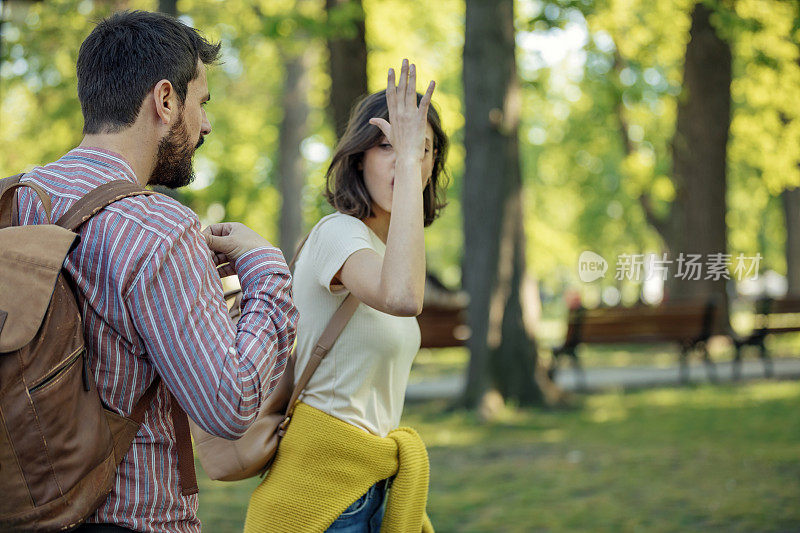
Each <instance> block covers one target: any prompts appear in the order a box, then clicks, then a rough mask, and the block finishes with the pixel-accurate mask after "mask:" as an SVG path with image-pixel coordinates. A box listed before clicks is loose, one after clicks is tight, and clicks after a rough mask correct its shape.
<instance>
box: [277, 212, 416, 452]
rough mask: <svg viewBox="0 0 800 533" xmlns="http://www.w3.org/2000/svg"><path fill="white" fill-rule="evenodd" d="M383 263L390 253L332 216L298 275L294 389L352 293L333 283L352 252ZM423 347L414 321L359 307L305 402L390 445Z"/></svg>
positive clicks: (356, 225)
mask: <svg viewBox="0 0 800 533" xmlns="http://www.w3.org/2000/svg"><path fill="white" fill-rule="evenodd" d="M365 248H369V249H371V250H374V251H375V252H377V253H378V254H379V255H380V256H381V257H383V255H384V253H385V251H386V245H385V244H384V243H383V241H381V240H380V238H379V237H378V236H377V235H375V233H373V232H372V230H370V229H369V227H367V226H366V225H365V224H364V223H363V222H361V221H360V220H359V219H357V218H355V217H352V216H349V215H344V214H342V213H338V212H337V213H334V214H332V215H328V216H326V217H325V218H323V219H322V220H320V221H319V223H318V224H317V225H316V226H315V227H314V229H313V230H312V231H311V235H310V236H309V238H308V241H307V242H306V244H305V246H304V248H303V250H302V251H301V253H300V256H299V257H298V259H297V263H296V265H295V270H294V283H293V289H292V290H293V296H294V303H295V305H296V306H297V310H298V311H299V313H300V319H299V321H298V323H297V361H296V366H295V384H296V383H297V380H299V379H300V375H301V374H302V372H303V369H304V368H305V366H306V364H307V363H308V360H309V358H310V355H311V351H312V350H313V349H314V346H315V345H316V343H317V340H319V336H320V335H321V334H322V331H323V330H324V329H325V327H326V326H327V325H328V322H329V321H330V319H331V317H332V316H333V313H334V312H335V311H336V309H337V308H338V307H339V305H340V304H341V303H342V302H343V301H344V299H345V297H346V296H347V294H348V293H349V291H348V290H347V289H346V288H345V287H344V286H343V285H334V286H333V290H331V286H330V283H331V280H332V279H333V277H334V276H335V275H336V273H337V272H338V271H339V269H340V268H341V267H342V265H343V264H344V262H345V260H346V259H347V258H348V257H350V255H352V254H353V253H354V252H357V251H358V250H362V249H365ZM419 346H420V331H419V325H418V324H417V320H416V318H414V317H398V316H392V315H389V314H386V313H383V312H381V311H378V310H376V309H373V308H372V307H369V306H368V305H366V304H363V303H362V304H360V305H359V306H358V308H357V309H356V312H355V314H354V315H353V318H351V319H350V322H349V323H348V324H347V327H346V328H345V329H344V331H343V332H342V334H341V335H340V336H339V338H338V340H337V341H336V343H335V344H334V345H333V348H332V349H331V351H330V352H329V353H328V355H327V356H326V357H325V359H323V360H322V363H321V364H320V365H319V368H317V370H316V372H314V375H313V376H312V377H311V381H310V382H309V383H308V386H307V387H306V389H305V392H304V393H303V396H302V397H301V398H302V401H303V402H305V403H307V404H308V405H310V406H312V407H315V408H317V409H319V410H321V411H324V412H325V413H328V414H330V415H332V416H335V417H336V418H338V419H340V420H343V421H345V422H348V423H350V424H352V425H354V426H356V427H359V428H361V429H363V430H365V431H367V432H369V433H372V434H374V435H378V436H381V437H385V436H386V435H387V434H388V433H389V432H390V431H392V430H393V429H395V428H397V426H398V425H399V423H400V415H401V414H402V412H403V402H404V400H405V392H406V386H407V384H408V375H409V372H410V371H411V362H412V361H413V360H414V357H415V356H416V354H417V352H418V351H419Z"/></svg>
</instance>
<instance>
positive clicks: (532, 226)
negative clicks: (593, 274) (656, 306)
mask: <svg viewBox="0 0 800 533" xmlns="http://www.w3.org/2000/svg"><path fill="white" fill-rule="evenodd" d="M0 4H2V17H3V22H2V25H1V26H0V54H1V55H0V97H2V102H0V145H2V146H3V149H2V150H0V173H2V174H3V175H10V174H13V173H16V172H18V171H22V170H25V169H28V168H31V167H32V166H33V165H36V164H38V163H44V162H49V161H52V160H54V159H56V158H58V157H59V156H60V155H62V154H63V153H64V152H66V151H67V150H69V149H70V148H71V147H73V146H75V145H77V144H78V143H79V142H80V139H81V133H80V130H81V126H82V119H81V114H80V106H79V104H78V102H77V97H76V80H75V61H76V58H77V51H78V47H79V45H80V43H81V41H82V40H83V38H84V37H85V36H86V35H87V34H88V33H89V31H91V28H92V25H93V22H94V21H96V20H98V19H99V18H101V17H103V16H105V15H107V14H110V13H111V12H112V11H114V10H116V9H126V8H128V9H152V10H156V9H159V10H162V11H165V12H171V13H175V14H177V15H178V16H180V17H181V18H182V20H184V21H185V22H187V23H189V24H191V25H194V26H196V27H198V28H200V29H201V30H202V31H203V32H204V33H205V34H206V35H207V36H208V37H209V38H211V39H214V40H220V41H222V43H223V49H222V50H223V62H222V64H221V65H219V66H217V67H214V68H212V69H210V70H209V87H210V88H211V92H212V96H213V100H212V104H211V105H210V106H209V107H208V113H209V118H210V120H211V122H212V125H213V133H212V134H211V135H210V136H209V137H208V139H207V142H206V143H205V145H204V146H203V148H202V149H201V150H200V151H198V154H197V156H196V158H195V169H196V174H197V177H196V180H195V181H194V183H193V184H192V185H190V186H189V187H188V188H186V189H185V190H184V191H182V192H180V194H179V198H180V199H181V201H183V202H185V203H186V204H187V205H189V206H190V207H191V208H192V209H194V210H195V211H196V212H197V213H198V214H199V215H200V217H201V219H202V220H203V222H204V223H211V222H217V221H220V220H223V219H225V220H238V221H241V222H244V223H245V224H248V225H250V226H252V227H253V228H255V229H256V230H258V231H259V232H261V233H262V234H264V235H265V236H266V237H267V238H269V239H270V240H271V241H273V242H275V243H276V244H278V245H280V246H281V247H282V248H283V249H284V251H285V252H286V253H287V255H291V252H290V250H292V249H293V247H294V243H296V242H297V240H298V239H299V238H300V237H301V236H302V234H303V233H304V232H305V231H307V230H308V229H309V228H310V227H311V226H312V225H313V224H314V222H315V221H316V220H318V219H319V218H320V217H321V216H323V215H324V214H326V213H327V212H329V211H330V208H329V207H328V206H327V205H326V203H325V201H324V200H323V198H322V196H321V191H322V188H323V185H324V172H325V169H326V164H327V162H328V160H329V158H330V155H331V152H332V150H333V148H334V146H335V143H336V139H337V137H338V135H339V134H341V131H342V129H343V125H344V124H345V122H346V117H347V116H348V114H349V109H350V106H351V105H352V103H353V101H354V99H355V98H357V97H358V96H360V95H361V94H363V93H365V92H366V91H368V90H369V91H377V90H380V89H382V88H383V87H384V84H385V79H386V78H385V73H386V70H387V69H388V68H389V67H395V68H396V67H397V66H398V65H399V63H400V61H401V60H402V58H404V57H408V58H409V59H411V60H412V61H414V62H416V63H417V67H418V72H419V78H420V79H421V80H422V81H421V84H422V83H425V82H427V80H428V79H435V80H436V81H437V90H436V94H435V96H434V103H435V105H436V106H437V108H438V109H439V110H440V112H441V115H442V119H443V123H444V127H445V129H446V131H447V132H448V133H449V134H450V135H451V139H452V141H453V148H452V150H451V153H450V159H449V162H448V167H449V172H450V175H451V177H452V180H451V185H450V188H449V192H448V199H449V206H448V208H447V209H446V210H445V213H444V215H443V217H442V218H441V219H440V220H439V221H437V222H436V223H435V224H434V225H433V226H432V227H431V228H430V229H429V230H427V245H428V252H427V253H428V263H429V269H430V270H431V271H432V272H433V273H435V274H436V275H437V277H438V278H439V279H441V280H442V281H443V282H444V283H445V285H447V286H449V287H452V288H457V287H461V286H462V285H463V287H464V288H465V289H467V290H468V291H469V292H470V293H472V298H473V299H472V303H471V304H470V308H469V311H470V325H471V327H472V330H473V337H472V340H471V341H470V345H469V348H470V350H471V352H472V355H473V360H472V364H471V366H470V369H469V380H468V388H467V391H466V394H465V397H464V399H465V401H466V403H467V404H470V405H475V403H476V402H477V401H479V398H480V395H481V394H483V392H484V391H485V390H486V389H488V388H491V387H495V388H498V389H499V390H500V391H501V393H503V394H504V396H505V397H506V398H509V399H513V400H514V401H515V402H518V403H535V402H538V401H541V398H542V397H541V394H540V392H539V390H538V388H537V386H536V384H535V382H534V380H533V373H534V368H535V365H536V353H537V351H536V349H535V348H534V346H535V345H534V334H536V335H537V336H538V337H540V338H541V337H548V334H549V332H544V334H543V335H542V332H541V330H540V329H539V328H538V327H537V325H536V320H535V319H536V317H537V316H538V315H539V312H540V309H539V308H540V307H541V313H543V314H545V315H547V316H563V314H564V313H565V310H566V307H567V301H568V300H570V301H575V300H577V299H578V298H580V300H581V301H582V302H583V304H584V305H588V306H594V305H618V304H631V303H634V302H637V301H645V302H650V303H652V302H657V301H659V300H660V299H661V298H663V297H664V295H665V293H666V295H667V296H668V297H677V296H680V295H682V294H686V293H687V291H688V292H689V293H691V294H694V295H697V294H700V293H702V294H718V295H719V296H720V297H722V298H728V297H730V298H731V299H732V303H735V301H736V300H737V299H738V298H741V297H752V296H755V295H758V294H765V293H769V294H775V295H777V294H781V293H782V292H783V291H785V290H787V288H788V290H791V291H798V290H800V231H798V230H797V224H798V222H800V220H798V216H800V193H798V192H797V191H798V187H800V166H798V165H799V164H800V106H798V105H797V102H798V101H800V46H799V45H798V42H799V41H800V8H798V5H797V3H796V2H790V1H784V0H737V1H735V2H734V1H730V0H705V1H703V2H700V3H696V2H694V1H691V0H661V1H658V2H650V1H647V0H626V1H622V0H554V1H542V0H516V1H512V0H502V1H498V2H495V1H489V0H441V1H437V2H420V1H406V0H296V1H286V2H271V1H268V0H251V1H245V0H226V1H224V2H223V1H221V0H177V1H174V0H173V1H168V0H159V1H155V0H45V1H30V0H13V1H8V0H6V1H3V2H0ZM583 250H592V251H595V252H596V253H598V254H600V255H602V256H603V257H604V258H605V259H606V260H607V261H608V262H609V272H608V273H607V274H606V276H605V278H603V279H602V280H599V281H597V282H594V283H591V284H587V283H582V282H581V281H580V280H579V279H578V276H577V268H576V265H577V258H578V256H579V255H580V253H581V252H582V251H583ZM681 252H684V253H701V254H709V253H721V254H730V256H731V259H733V258H735V257H736V256H737V255H738V254H744V255H745V256H755V255H756V254H760V255H761V256H763V259H762V261H761V263H760V267H759V273H760V274H761V275H760V276H759V278H758V279H757V280H755V281H747V282H742V283H736V282H734V281H728V280H724V279H722V280H717V281H711V280H710V281H708V282H701V281H697V282H689V283H684V284H681V283H677V282H675V280H672V279H671V280H668V282H667V283H666V285H665V284H663V283H661V282H660V280H658V279H651V280H647V281H644V280H643V279H642V280H639V281H634V280H630V279H616V277H617V276H615V275H614V274H615V266H616V265H615V263H616V261H617V257H618V256H619V255H620V254H646V253H654V254H657V256H659V257H661V254H663V253H669V254H670V258H671V259H675V256H677V254H679V253H681ZM675 268H676V265H675V264H673V265H671V267H670V273H671V274H672V273H674V271H675ZM731 270H732V268H731ZM462 273H463V274H462ZM721 327H724V325H721Z"/></svg>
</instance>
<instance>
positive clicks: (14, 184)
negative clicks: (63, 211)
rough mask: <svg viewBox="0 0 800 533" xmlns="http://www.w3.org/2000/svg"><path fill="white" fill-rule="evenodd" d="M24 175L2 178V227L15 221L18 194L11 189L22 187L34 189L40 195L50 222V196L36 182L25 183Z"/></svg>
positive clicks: (46, 216)
mask: <svg viewBox="0 0 800 533" xmlns="http://www.w3.org/2000/svg"><path fill="white" fill-rule="evenodd" d="M22 176H24V173H22V174H17V175H16V176H11V177H9V178H3V179H1V180H0V228H7V227H9V226H11V224H12V223H13V221H14V220H16V219H17V194H16V193H13V194H12V192H11V191H13V190H15V189H19V188H22V187H28V188H30V189H33V192H34V193H36V196H38V197H39V201H40V202H42V207H44V211H45V218H46V220H47V223H48V224H50V218H51V215H52V208H51V204H50V197H49V196H48V195H47V193H46V192H45V191H44V189H42V188H41V187H39V186H38V185H36V184H35V183H32V182H26V183H23V182H22V181H20V180H21V179H22Z"/></svg>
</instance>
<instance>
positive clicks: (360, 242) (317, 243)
mask: <svg viewBox="0 0 800 533" xmlns="http://www.w3.org/2000/svg"><path fill="white" fill-rule="evenodd" d="M315 233H316V234H315V235H314V242H313V243H312V244H313V250H314V255H313V259H314V272H315V274H316V279H317V281H318V282H319V284H320V285H322V286H323V287H324V288H325V290H327V291H328V292H330V293H331V294H333V295H341V294H346V293H347V289H346V288H345V287H344V286H343V285H334V286H333V288H331V280H332V279H333V277H334V276H335V275H336V273H337V272H339V269H341V268H342V265H344V262H345V261H346V260H347V258H348V257H350V256H351V255H353V254H354V253H355V252H357V251H359V250H363V249H369V250H375V247H374V245H373V244H372V240H371V239H370V235H369V228H367V226H366V225H364V223H363V222H361V221H360V220H358V219H357V218H355V217H351V216H348V215H337V216H333V217H330V218H329V219H327V220H324V221H322V222H321V223H320V225H319V226H318V227H317V229H316V231H315Z"/></svg>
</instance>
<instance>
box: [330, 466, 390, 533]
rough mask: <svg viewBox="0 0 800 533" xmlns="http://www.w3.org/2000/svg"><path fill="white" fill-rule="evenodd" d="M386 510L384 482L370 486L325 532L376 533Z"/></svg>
mask: <svg viewBox="0 0 800 533" xmlns="http://www.w3.org/2000/svg"><path fill="white" fill-rule="evenodd" d="M385 510H386V480H385V479H384V480H382V481H378V482H377V483H375V484H374V485H373V486H371V487H370V488H369V489H368V490H367V492H366V494H364V495H363V496H361V497H360V498H359V499H357V500H356V501H355V502H353V503H352V504H351V505H350V507H348V508H347V509H345V510H344V512H343V513H342V514H340V515H339V518H337V519H336V520H335V521H334V522H333V524H331V526H330V527H329V528H328V529H327V530H326V531H333V532H336V533H378V532H379V531H380V529H381V522H383V513H384V511H385Z"/></svg>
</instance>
